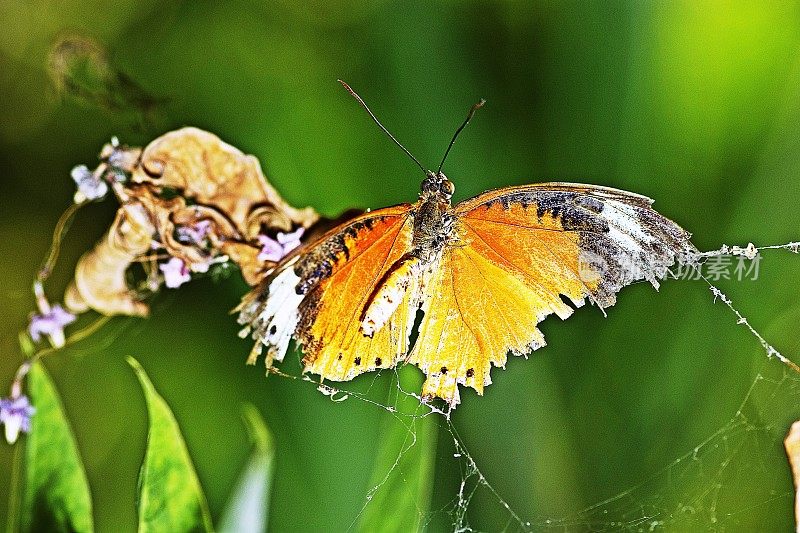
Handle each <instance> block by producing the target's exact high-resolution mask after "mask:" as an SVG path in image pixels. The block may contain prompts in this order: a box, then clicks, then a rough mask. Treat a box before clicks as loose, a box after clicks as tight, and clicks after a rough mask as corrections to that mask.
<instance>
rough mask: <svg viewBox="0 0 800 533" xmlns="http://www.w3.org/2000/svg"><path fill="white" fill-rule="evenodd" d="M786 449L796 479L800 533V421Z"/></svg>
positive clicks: (796, 424)
mask: <svg viewBox="0 0 800 533" xmlns="http://www.w3.org/2000/svg"><path fill="white" fill-rule="evenodd" d="M783 445H784V446H785V447H786V455H787V456H788V457H789V464H790V465H791V466H792V478H793V479H794V491H795V501H794V519H795V524H796V525H797V531H798V533H800V420H799V421H797V422H795V423H794V424H792V427H791V429H790V430H789V434H788V435H786V440H784V441H783Z"/></svg>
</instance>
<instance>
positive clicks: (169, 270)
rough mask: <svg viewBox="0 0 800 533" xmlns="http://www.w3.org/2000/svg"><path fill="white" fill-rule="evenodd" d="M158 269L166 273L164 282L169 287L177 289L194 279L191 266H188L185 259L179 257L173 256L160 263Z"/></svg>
mask: <svg viewBox="0 0 800 533" xmlns="http://www.w3.org/2000/svg"><path fill="white" fill-rule="evenodd" d="M158 269H159V270H160V271H161V272H163V273H164V284H165V285H166V286H167V288H168V289H177V288H178V287H180V286H181V285H183V284H184V283H186V282H187V281H189V280H190V279H192V276H191V275H190V274H189V267H188V266H186V263H184V262H183V259H179V258H177V257H173V258H171V259H170V260H169V261H167V262H166V263H163V264H161V265H158Z"/></svg>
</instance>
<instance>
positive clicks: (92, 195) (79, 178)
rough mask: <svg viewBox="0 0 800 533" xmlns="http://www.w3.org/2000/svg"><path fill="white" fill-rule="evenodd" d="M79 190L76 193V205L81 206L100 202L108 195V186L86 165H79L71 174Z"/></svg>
mask: <svg viewBox="0 0 800 533" xmlns="http://www.w3.org/2000/svg"><path fill="white" fill-rule="evenodd" d="M70 174H71V175H72V179H73V180H74V181H75V185H77V186H78V190H77V192H76V193H75V203H76V204H80V203H83V202H86V201H89V200H99V199H101V198H103V197H104V196H105V195H106V193H108V184H106V182H105V181H103V180H101V179H100V178H99V177H98V176H95V175H94V173H93V172H92V171H91V170H89V167H87V166H86V165H78V166H77V167H75V168H73V169H72V172H71V173H70Z"/></svg>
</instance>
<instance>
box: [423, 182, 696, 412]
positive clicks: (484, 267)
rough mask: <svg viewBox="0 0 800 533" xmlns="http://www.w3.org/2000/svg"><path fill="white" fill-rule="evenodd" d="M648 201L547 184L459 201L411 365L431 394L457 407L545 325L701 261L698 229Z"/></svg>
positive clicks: (537, 342)
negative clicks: (462, 394)
mask: <svg viewBox="0 0 800 533" xmlns="http://www.w3.org/2000/svg"><path fill="white" fill-rule="evenodd" d="M651 203H652V201H651V200H650V199H648V198H645V197H643V196H639V195H635V194H631V193H627V192H624V191H618V190H615V189H609V188H605V187H594V186H588V185H572V184H564V183H546V184H540V185H531V186H524V187H511V188H506V189H500V190H497V191H490V192H487V193H485V194H482V195H480V196H478V197H476V198H473V199H471V200H467V201H466V202H463V203H461V204H459V205H457V206H455V208H454V213H455V215H456V217H457V220H458V223H457V226H456V231H457V232H458V240H457V242H456V243H454V244H453V245H452V246H448V247H447V248H446V249H445V251H444V253H443V256H442V259H441V263H440V265H439V268H438V269H436V270H435V271H434V272H433V273H432V274H431V279H430V280H429V281H428V282H427V283H426V287H427V290H426V295H425V300H424V303H423V307H422V309H423V311H424V313H425V316H424V318H423V320H422V323H421V325H420V331H419V336H418V338H417V341H416V343H415V345H414V348H413V350H412V353H411V354H410V356H409V361H410V362H412V363H414V364H416V365H418V366H419V367H420V368H421V369H422V370H423V371H424V372H425V373H426V374H427V376H428V377H427V380H426V381H425V384H424V385H423V395H424V396H427V397H431V396H438V397H441V398H443V399H444V400H446V401H447V402H449V403H450V404H451V405H455V404H457V403H458V402H459V393H458V385H467V386H469V387H472V388H474V389H475V390H476V391H477V392H478V393H479V394H482V392H483V388H484V386H486V385H488V384H490V383H491V378H490V376H489V372H490V369H491V366H492V365H494V366H501V367H502V366H504V365H505V362H506V354H507V353H508V352H509V351H510V352H512V353H513V354H515V355H522V354H527V353H528V352H530V351H531V350H535V349H537V348H539V347H541V346H544V344H545V341H544V338H543V336H542V334H541V332H540V331H539V330H538V329H537V328H536V324H537V323H538V322H540V321H541V320H542V319H544V318H545V317H546V316H547V315H549V314H551V313H555V314H556V315H558V316H559V317H560V318H561V319H566V318H567V317H569V316H570V315H571V314H572V311H573V308H572V307H571V306H570V305H568V304H567V303H565V301H564V299H562V295H563V296H564V297H566V299H568V300H569V301H571V302H572V304H573V305H574V306H575V307H579V306H581V305H583V303H584V301H585V300H586V299H587V298H588V299H589V300H590V301H592V302H594V303H596V304H597V305H598V306H599V307H601V308H605V307H608V306H610V305H613V304H614V302H615V294H616V293H617V292H618V291H619V290H620V288H622V287H623V286H625V285H628V284H630V283H632V282H634V281H637V280H641V279H646V280H647V281H649V282H650V283H652V284H653V285H654V286H655V287H656V288H657V287H658V280H659V279H660V278H662V277H664V275H665V274H666V272H667V269H668V268H669V267H670V266H671V265H672V264H673V263H674V262H675V261H676V260H677V261H680V262H689V261H693V260H694V258H695V255H694V254H695V253H696V250H695V248H694V246H693V245H692V244H691V243H690V241H689V238H690V235H689V234H688V233H687V232H685V231H684V230H683V229H681V228H680V227H679V226H678V225H676V224H675V223H674V222H672V221H670V220H668V219H667V218H664V217H663V216H661V215H659V214H658V213H656V212H655V211H654V210H653V209H652V208H651V207H650V205H651Z"/></svg>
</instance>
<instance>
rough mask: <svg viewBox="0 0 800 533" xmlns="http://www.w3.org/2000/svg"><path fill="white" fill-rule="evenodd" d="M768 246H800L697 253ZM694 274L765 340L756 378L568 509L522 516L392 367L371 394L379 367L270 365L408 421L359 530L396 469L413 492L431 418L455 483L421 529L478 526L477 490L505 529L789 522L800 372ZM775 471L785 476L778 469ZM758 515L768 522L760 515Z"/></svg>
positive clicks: (774, 526)
mask: <svg viewBox="0 0 800 533" xmlns="http://www.w3.org/2000/svg"><path fill="white" fill-rule="evenodd" d="M774 249H783V250H788V251H790V252H793V253H798V252H799V251H800V243H798V242H791V243H787V244H782V245H773V246H763V247H758V248H756V247H753V246H752V245H751V246H749V247H748V248H739V247H730V246H722V247H721V248H720V249H718V250H714V251H710V252H704V253H703V254H702V257H704V258H708V257H713V256H717V255H723V254H728V255H742V256H747V257H748V259H752V257H751V256H752V254H753V253H754V251H756V252H760V251H764V250H774ZM698 274H699V277H700V278H702V279H703V280H704V281H705V282H706V283H707V284H708V287H709V290H710V292H711V293H712V296H713V299H714V301H715V302H720V303H722V304H723V305H725V307H727V308H728V309H729V310H730V311H731V312H732V313H733V315H734V317H735V324H738V325H741V326H743V327H745V328H746V329H747V330H748V332H749V333H750V334H751V335H752V336H753V337H755V338H756V340H757V341H758V344H760V346H761V350H760V351H759V352H758V354H757V356H756V357H757V360H758V361H759V364H758V368H757V370H756V371H755V376H754V377H753V375H752V374H750V375H748V377H747V378H746V379H751V378H752V379H753V381H752V383H751V385H750V387H749V389H748V390H747V393H746V394H745V397H744V399H743V400H742V402H741V404H740V405H739V407H738V409H736V410H735V412H733V413H731V417H730V419H729V420H728V421H727V422H726V423H725V424H724V425H723V426H721V427H720V428H719V429H717V430H716V431H714V432H713V433H712V434H711V435H710V436H708V437H707V438H706V439H704V440H703V441H702V442H700V443H699V444H697V445H696V446H694V447H693V448H691V449H689V450H687V451H686V452H685V453H684V454H683V455H681V456H680V457H678V458H676V459H674V460H673V461H672V462H670V463H669V464H668V465H666V466H664V467H663V468H662V469H660V470H658V471H656V472H654V473H653V474H652V475H651V476H650V477H649V478H647V479H645V480H643V481H642V482H641V483H639V484H636V485H634V486H632V487H630V488H628V489H626V490H624V491H622V492H619V493H618V494H616V495H614V496H612V497H610V498H607V499H605V500H603V501H600V502H597V503H595V504H593V505H590V506H589V507H586V508H584V509H582V510H580V511H578V512H577V513H573V514H572V515H569V516H561V517H527V516H523V514H522V513H519V512H517V511H516V510H515V509H514V508H513V507H512V506H511V505H510V504H509V503H508V502H507V501H506V500H505V499H504V497H503V495H502V494H500V492H499V491H498V490H496V489H495V487H494V486H493V484H492V482H491V480H489V479H487V477H486V476H485V475H484V473H483V472H482V470H481V468H480V466H479V464H478V462H477V461H476V459H475V458H474V456H473V455H472V454H471V453H470V451H469V450H468V448H467V446H466V444H465V441H464V439H463V438H462V437H461V435H460V434H459V432H458V429H457V427H456V424H455V423H454V422H453V420H452V419H451V416H450V415H451V412H450V411H448V410H447V409H444V408H441V407H439V406H437V405H435V404H431V403H425V402H422V401H421V398H420V397H419V395H417V394H415V393H414V392H411V391H409V390H406V387H404V386H403V379H402V377H401V375H400V374H401V372H402V371H398V369H393V370H390V371H384V372H394V377H393V385H394V386H393V388H392V394H390V398H389V399H388V401H380V400H376V399H375V398H374V397H373V396H374V394H371V391H372V389H373V387H372V384H374V383H375V382H376V380H377V379H378V375H380V373H378V374H376V376H375V377H374V378H373V380H372V382H371V383H372V384H370V385H369V386H368V387H367V388H366V391H364V392H359V391H354V390H349V389H347V388H341V387H334V386H331V385H330V384H324V383H321V382H318V381H315V380H314V379H312V378H311V377H309V376H307V375H304V376H295V375H290V374H285V373H283V372H281V371H280V370H277V369H272V372H273V373H275V374H278V375H280V376H282V377H286V378H290V379H297V380H303V381H306V382H309V383H312V384H314V385H315V386H316V387H317V388H318V389H319V390H320V391H321V392H323V393H324V394H326V395H328V396H330V398H331V400H333V401H345V400H348V399H354V400H358V401H363V402H367V403H369V404H370V405H372V406H374V407H376V408H379V409H383V410H385V411H387V412H388V413H390V414H391V416H392V417H393V418H394V419H395V420H396V422H397V423H399V424H401V426H402V428H404V431H405V432H406V433H405V438H404V440H403V441H402V444H401V445H400V446H399V448H398V450H397V454H396V457H395V459H394V461H393V462H392V464H391V465H390V466H389V467H387V469H386V472H385V474H384V475H382V476H381V479H380V480H379V482H378V483H377V484H375V485H374V486H372V487H371V488H370V489H369V490H368V492H367V494H366V495H365V497H364V501H363V506H362V507H361V509H360V510H359V511H358V513H357V515H356V516H355V517H354V519H353V522H352V524H351V529H355V528H356V526H357V525H358V524H359V519H360V518H361V517H362V515H363V514H364V513H365V512H366V511H367V510H368V508H369V506H370V505H376V503H375V502H374V499H375V496H376V494H378V493H379V492H380V491H381V490H388V489H389V488H390V487H388V486H387V485H389V484H390V480H391V478H392V477H393V476H400V478H401V479H402V481H403V482H404V484H406V485H407V488H408V489H409V490H413V489H412V485H413V484H412V483H411V482H408V481H407V479H406V478H407V476H408V472H406V470H407V469H408V468H409V466H408V465H407V464H405V461H406V459H408V456H409V455H411V454H413V453H414V452H415V451H416V447H417V446H420V440H421V439H420V438H419V435H418V431H419V425H420V424H421V423H425V422H428V421H430V419H431V418H432V419H433V420H434V423H435V425H436V427H437V431H438V434H439V435H440V436H442V435H443V436H444V438H445V439H447V440H448V441H449V443H448V444H449V446H450V449H451V450H452V464H450V465H445V466H444V468H452V469H457V470H458V472H459V476H460V483H459V484H458V489H457V491H456V493H455V494H454V495H453V497H452V498H450V499H449V500H448V501H447V503H446V504H444V505H440V506H439V507H438V508H433V509H425V510H420V509H419V508H418V509H417V513H418V516H417V517H416V524H417V528H418V529H420V530H429V529H438V528H437V524H441V523H442V522H443V521H444V523H446V524H450V526H451V528H452V530H453V531H456V532H465V531H475V530H476V529H474V527H473V526H472V525H471V521H470V508H471V506H472V504H473V501H474V500H475V499H476V497H480V498H482V503H483V502H484V500H486V499H488V501H491V502H493V505H494V506H496V507H497V509H498V511H499V512H500V513H501V514H502V515H504V516H505V523H500V524H496V525H495V526H496V527H495V526H493V529H502V530H503V531H543V530H560V531H564V530H568V531H572V530H580V531H612V530H613V531H656V530H680V531H684V530H699V529H704V530H707V529H711V530H731V529H733V530H749V529H752V528H757V529H759V530H784V529H786V528H787V525H789V524H793V517H792V508H793V502H794V490H793V487H792V480H791V473H790V470H789V465H788V462H787V460H786V456H785V454H784V451H783V439H784V437H785V435H786V432H787V430H788V428H789V426H790V425H791V423H792V422H793V421H794V420H796V419H798V418H800V369H798V367H797V365H796V364H795V363H793V362H792V361H791V360H789V359H788V358H787V357H785V356H784V355H783V354H782V353H781V352H779V351H778V350H777V349H776V348H774V347H773V346H772V345H771V344H770V343H769V342H768V341H767V339H766V338H765V337H764V336H763V335H762V334H761V333H759V332H758V331H757V330H756V329H755V328H754V327H753V326H752V325H751V324H750V322H749V320H748V319H747V318H746V317H745V316H743V315H742V314H741V313H740V312H739V310H738V309H737V308H736V307H735V306H734V303H733V301H732V300H731V299H730V298H729V297H728V296H727V295H726V294H725V293H724V292H722V291H721V290H720V289H719V288H718V287H716V286H715V285H714V284H713V283H711V282H710V281H709V280H708V279H707V278H706V277H704V276H703V275H702V274H701V273H699V272H698ZM745 349H746V348H745ZM764 355H766V357H764ZM409 400H412V401H413V402H414V404H415V405H416V408H415V409H413V410H411V411H409V410H408V409H406V410H405V411H404V409H403V407H402V403H403V402H407V401H409ZM439 460H441V458H440V459H439ZM776 472H784V473H785V474H784V475H782V476H776ZM757 508H762V509H761V511H764V512H759V513H758V520H759V521H758V522H757V523H753V522H752V520H754V518H753V516H752V511H753V510H754V509H757ZM764 516H768V517H769V520H772V521H771V522H769V521H766V522H765V521H764Z"/></svg>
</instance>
